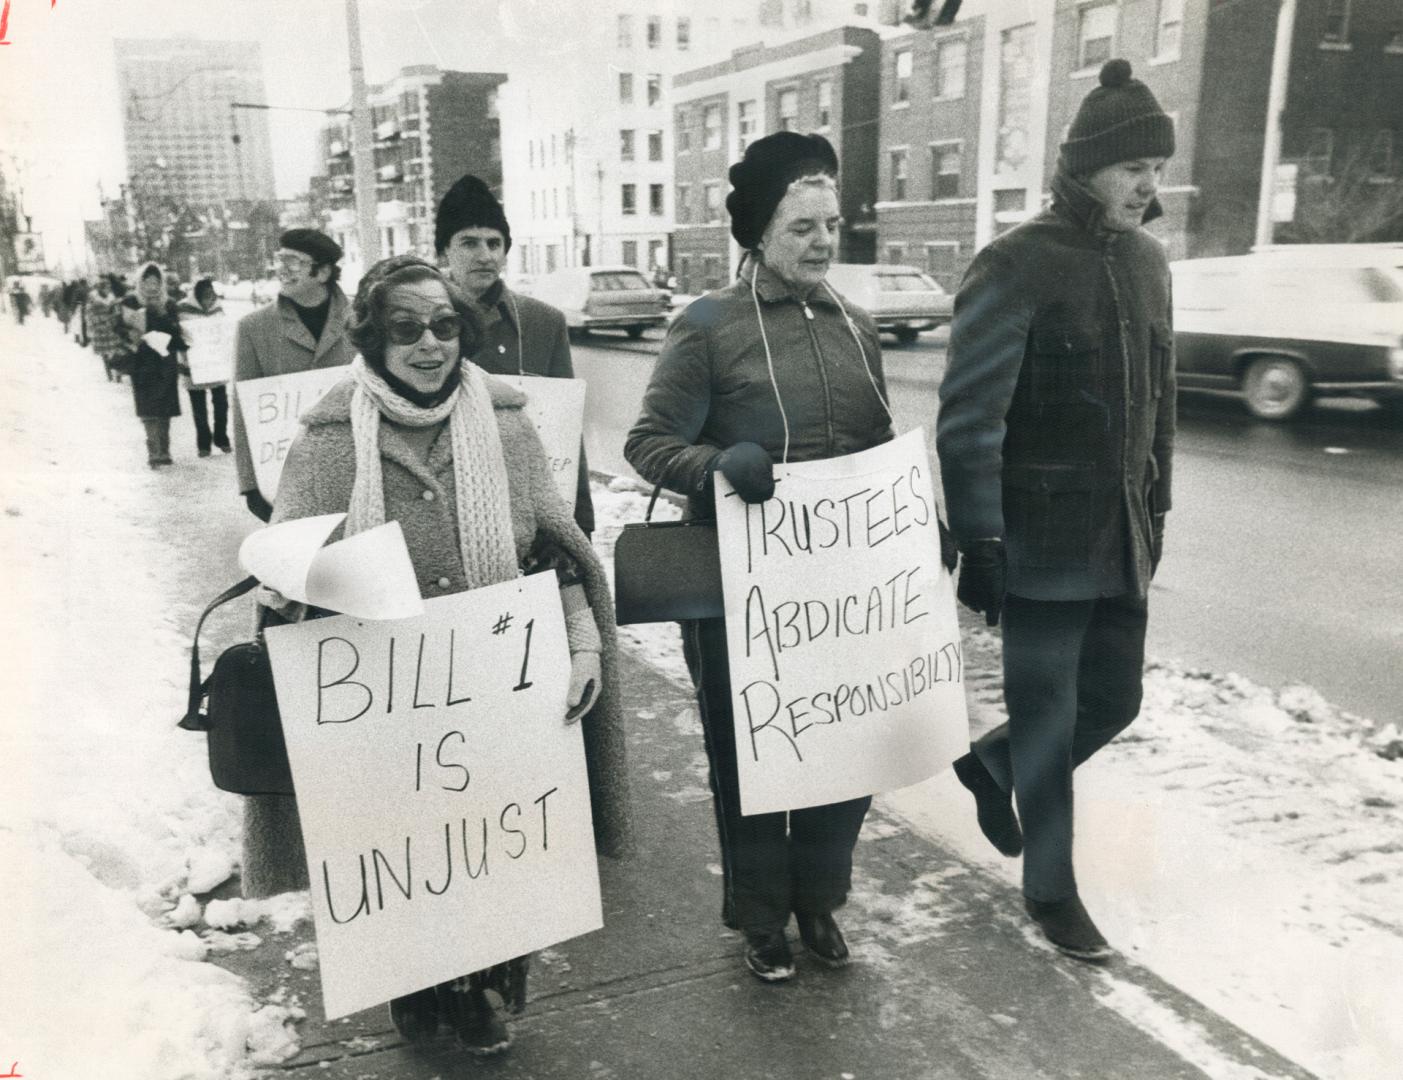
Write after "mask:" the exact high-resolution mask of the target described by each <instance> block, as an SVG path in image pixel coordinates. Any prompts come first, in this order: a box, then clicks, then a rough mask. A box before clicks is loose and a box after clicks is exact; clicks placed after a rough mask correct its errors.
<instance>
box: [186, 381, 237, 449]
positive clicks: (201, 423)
mask: <svg viewBox="0 0 1403 1080" xmlns="http://www.w3.org/2000/svg"><path fill="white" fill-rule="evenodd" d="M186 393H187V394H188V395H189V397H190V413H191V415H193V416H194V417H195V445H196V447H197V448H198V449H199V451H200V453H202V454H208V453H209V448H210V447H211V446H217V447H219V448H220V449H221V450H222V449H224V448H225V447H226V446H228V445H229V394H228V392H227V391H226V390H225V389H224V387H222V386H213V387H211V388H210V391H209V396H210V400H211V403H212V404H213V405H214V431H213V432H212V433H211V431H210V426H209V413H208V412H207V411H206V409H205V392H204V391H203V390H188V391H186Z"/></svg>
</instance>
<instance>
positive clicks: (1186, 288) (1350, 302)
mask: <svg viewBox="0 0 1403 1080" xmlns="http://www.w3.org/2000/svg"><path fill="white" fill-rule="evenodd" d="M1172 269H1173V273H1174V341H1175V350H1176V353H1177V360H1176V371H1177V374H1178V378H1179V385H1180V386H1182V387H1203V388H1209V389H1229V390H1236V391H1238V392H1239V393H1241V394H1242V398H1243V402H1244V403H1245V404H1246V406H1247V408H1248V410H1249V411H1250V412H1251V413H1252V414H1253V415H1254V416H1258V417H1261V418H1262V419H1264V420H1285V419H1287V418H1289V417H1291V416H1294V415H1295V414H1296V413H1298V412H1299V411H1300V410H1301V409H1302V408H1303V407H1305V405H1306V404H1307V403H1308V402H1309V401H1310V400H1311V398H1312V396H1314V395H1322V396H1337V395H1347V396H1351V397H1366V398H1373V399H1374V400H1376V401H1380V402H1382V403H1384V404H1385V405H1388V406H1390V407H1395V408H1396V407H1400V406H1403V244H1339V245H1336V244H1321V245H1307V244H1300V245H1283V246H1279V247H1269V248H1262V249H1259V250H1258V251H1255V252H1253V253H1252V254H1250V255H1232V256H1225V257H1222V258H1212V259H1187V260H1183V261H1181V262H1176V263H1173V264H1172Z"/></svg>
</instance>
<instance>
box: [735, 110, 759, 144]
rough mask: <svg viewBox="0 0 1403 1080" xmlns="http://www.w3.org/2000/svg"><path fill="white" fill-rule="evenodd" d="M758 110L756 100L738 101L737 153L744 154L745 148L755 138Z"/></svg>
mask: <svg viewBox="0 0 1403 1080" xmlns="http://www.w3.org/2000/svg"><path fill="white" fill-rule="evenodd" d="M755 122H756V110H755V102H754V101H741V102H737V103H736V153H737V154H744V153H745V148H746V147H747V146H749V145H750V141H751V140H752V139H753V138H755Z"/></svg>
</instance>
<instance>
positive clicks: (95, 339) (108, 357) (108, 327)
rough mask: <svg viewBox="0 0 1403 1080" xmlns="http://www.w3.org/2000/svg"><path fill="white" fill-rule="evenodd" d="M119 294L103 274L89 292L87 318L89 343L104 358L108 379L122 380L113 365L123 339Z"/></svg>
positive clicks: (103, 363)
mask: <svg viewBox="0 0 1403 1080" xmlns="http://www.w3.org/2000/svg"><path fill="white" fill-rule="evenodd" d="M119 303H120V301H119V299H118V297H117V295H116V294H115V293H114V292H113V291H112V280H111V278H109V277H107V275H105V274H104V275H103V276H102V277H100V278H98V279H97V285H96V286H94V288H93V291H92V292H91V293H89V294H88V303H87V319H88V343H89V344H90V345H91V346H92V349H93V352H95V353H97V355H98V356H99V357H101V358H102V367H103V370H104V371H106V373H107V381H108V382H112V381H113V380H114V379H115V380H116V381H117V382H121V381H122V374H121V372H119V371H117V370H116V369H115V368H113V366H112V359H113V357H115V356H116V355H117V353H118V351H119V350H120V349H121V345H122V341H121V338H120V337H119V336H118V332H117V329H118V327H117V324H118V322H119V320H120V318H121V316H120V315H119V314H118V310H119V309H118V304H119Z"/></svg>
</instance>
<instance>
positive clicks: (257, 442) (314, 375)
mask: <svg viewBox="0 0 1403 1080" xmlns="http://www.w3.org/2000/svg"><path fill="white" fill-rule="evenodd" d="M349 374H350V371H349V369H348V368H345V367H329V368H312V369H311V370H310V371H299V372H297V373H295V374H293V375H270V376H268V377H267V378H263V379H249V380H248V381H247V382H239V383H236V384H235V386H236V387H237V388H238V395H239V408H240V409H242V410H243V413H244V430H245V431H246V432H247V433H248V446H249V453H251V454H252V455H253V475H254V477H255V478H256V479H257V481H258V490H259V493H260V494H262V496H263V497H264V498H265V499H267V500H268V501H269V502H270V503H271V502H272V501H273V500H274V499H276V498H277V495H278V477H280V476H281V475H282V471H283V462H284V461H285V460H286V459H287V451H288V447H290V446H291V445H292V440H293V439H295V438H297V433H298V431H299V430H300V428H299V421H300V420H301V418H302V414H303V413H305V412H307V411H308V410H309V409H311V407H312V406H313V405H315V404H316V403H317V402H318V401H320V400H321V399H322V395H323V394H325V393H326V392H327V391H328V390H330V389H331V388H332V387H333V386H335V385H336V384H337V383H338V382H340V381H341V380H342V379H344V378H347V377H348V375H349Z"/></svg>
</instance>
